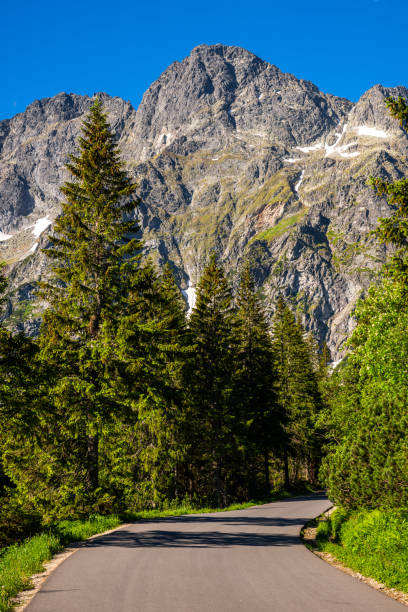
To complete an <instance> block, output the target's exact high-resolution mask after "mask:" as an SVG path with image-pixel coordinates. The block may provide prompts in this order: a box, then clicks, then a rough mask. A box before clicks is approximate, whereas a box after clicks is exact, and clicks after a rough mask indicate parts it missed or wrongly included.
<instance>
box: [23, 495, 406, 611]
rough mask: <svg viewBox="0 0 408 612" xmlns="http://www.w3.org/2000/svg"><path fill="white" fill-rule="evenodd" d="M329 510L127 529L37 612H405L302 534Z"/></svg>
mask: <svg viewBox="0 0 408 612" xmlns="http://www.w3.org/2000/svg"><path fill="white" fill-rule="evenodd" d="M329 506H330V503H329V502H328V500H327V498H326V497H324V496H323V495H319V494H317V495H310V496H304V497H300V498H299V497H298V498H294V499H288V500H285V501H279V502H275V503H272V504H267V505H264V506H257V507H255V508H250V509H247V510H239V511H234V512H225V513H214V514H198V515H197V514H196V515H190V516H181V517H174V518H173V517H172V518H167V519H161V520H157V521H146V522H143V523H136V524H132V525H130V526H129V525H127V526H125V527H122V528H120V529H118V530H117V531H115V532H113V533H111V534H109V535H105V536H101V537H99V538H96V539H94V540H91V541H89V542H88V543H87V544H86V546H84V547H82V548H80V549H79V550H78V551H77V552H75V553H74V554H73V555H72V556H71V557H69V558H68V559H67V560H66V561H65V562H64V563H62V564H61V565H60V566H59V567H58V568H57V569H56V570H55V571H54V572H53V573H52V574H51V576H50V577H49V578H48V579H47V580H46V582H45V583H44V584H43V586H42V589H41V590H40V591H39V592H38V593H37V595H36V596H35V597H34V599H33V600H32V602H31V604H30V605H29V606H28V608H27V610H28V612H94V611H95V612H267V611H268V612H271V611H274V612H332V611H333V612H334V611H336V612H340V611H344V612H346V611H347V612H360V611H361V612H363V611H364V612H368V611H369V612H388V611H389V612H393V611H394V612H397V610H402V608H405V606H403V605H402V604H400V603H398V602H396V601H394V600H392V599H389V598H388V597H387V596H386V595H384V594H382V593H381V592H378V591H375V590H374V589H372V588H370V587H369V586H367V585H365V584H363V583H361V582H359V581H358V580H356V579H355V578H352V577H351V576H348V575H347V574H344V573H342V572H340V571H338V570H336V569H335V568H333V567H331V566H330V565H327V564H326V563H325V562H324V561H321V560H320V559H319V558H318V557H316V556H315V555H313V554H312V553H311V552H309V551H308V550H307V549H306V548H305V547H304V546H303V544H302V543H301V542H300V540H299V537H298V534H299V531H300V529H301V527H302V526H303V525H304V523H306V522H307V521H308V520H309V519H311V518H313V517H314V516H317V515H318V514H320V513H321V512H323V511H324V510H326V509H327V508H328V507H329Z"/></svg>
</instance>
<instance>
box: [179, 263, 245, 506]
mask: <svg viewBox="0 0 408 612" xmlns="http://www.w3.org/2000/svg"><path fill="white" fill-rule="evenodd" d="M189 328H190V333H191V342H192V343H193V345H194V349H193V354H192V358H191V360H190V367H189V368H188V369H187V374H186V381H185V384H186V390H187V394H188V398H187V401H188V402H189V405H190V427H191V430H190V434H189V437H190V441H191V446H190V452H191V455H190V456H191V457H192V458H194V461H195V462H196V463H195V466H194V461H192V464H193V466H194V467H195V468H197V466H198V464H199V463H200V464H201V468H199V469H198V470H197V469H196V471H195V480H196V483H195V485H194V488H195V489H196V490H197V491H200V492H201V494H202V492H203V491H207V496H208V497H210V498H212V501H213V502H214V501H215V502H216V503H217V504H219V505H225V504H226V502H227V496H228V493H227V490H226V484H227V483H226V477H227V469H226V468H227V465H228V461H229V457H230V456H231V455H232V454H234V451H235V440H234V437H233V423H234V421H235V416H234V414H233V413H232V410H231V390H232V375H233V368H234V359H233V355H234V348H233V345H232V340H233V334H232V329H233V303H232V294H231V289H230V287H229V285H228V282H227V280H226V278H225V276H224V272H223V270H222V268H221V267H220V266H219V265H218V264H217V262H216V258H215V255H214V253H213V254H212V255H211V257H210V262H209V264H208V265H207V267H206V268H205V270H204V272H203V274H202V277H201V279H200V282H199V284H198V287H197V299H196V305H195V308H193V311H192V313H191V316H190V320H189Z"/></svg>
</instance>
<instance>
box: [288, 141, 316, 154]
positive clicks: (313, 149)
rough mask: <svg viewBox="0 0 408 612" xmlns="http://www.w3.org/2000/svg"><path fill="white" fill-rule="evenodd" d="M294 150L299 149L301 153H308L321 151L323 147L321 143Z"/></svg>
mask: <svg viewBox="0 0 408 612" xmlns="http://www.w3.org/2000/svg"><path fill="white" fill-rule="evenodd" d="M295 148H296V149H299V151H302V153H310V151H317V150H318V149H323V145H322V143H321V142H318V143H317V144H314V145H310V146H309V147H295Z"/></svg>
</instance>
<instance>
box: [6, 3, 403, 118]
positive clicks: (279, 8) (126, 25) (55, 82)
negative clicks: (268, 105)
mask: <svg viewBox="0 0 408 612" xmlns="http://www.w3.org/2000/svg"><path fill="white" fill-rule="evenodd" d="M1 21H2V27H1V37H0V58H1V60H0V62H1V65H0V68H1V72H0V74H1V77H0V78H1V86H0V94H1V95H0V119H4V118H7V117H11V116H13V115H14V114H16V113H17V112H21V111H23V110H24V109H25V107H26V106H27V105H28V104H30V103H31V102H32V101H33V100H35V99H37V98H44V97H49V96H53V95H56V94H57V93H59V92H61V91H66V92H74V93H80V94H93V93H94V92H96V91H106V92H107V93H109V94H111V95H117V96H121V97H122V98H124V99H125V100H130V101H131V102H132V104H133V105H134V106H135V107H137V105H138V104H139V102H140V100H141V97H142V95H143V92H144V91H145V90H146V89H147V87H148V86H149V85H150V83H151V82H152V81H154V80H155V79H156V78H157V77H158V76H159V75H160V74H161V72H163V70H165V69H166V67H167V66H168V65H169V64H170V63H171V62H173V61H174V60H181V59H182V58H183V57H185V56H186V55H188V54H189V52H190V50H191V49H192V48H193V47H195V46H196V45H198V44H202V43H206V44H214V43H218V42H220V43H223V44H228V45H237V46H240V47H245V48H246V49H249V50H250V51H252V52H253V53H255V54H256V55H259V56H260V57H261V58H262V59H265V60H267V61H269V62H271V63H273V64H275V65H276V66H278V67H279V68H280V69H281V70H283V71H284V72H291V73H292V74H294V75H295V76H297V77H298V78H304V79H308V80H310V81H313V82H314V83H315V84H316V85H317V86H318V87H319V88H320V89H321V90H322V91H324V92H327V93H333V94H336V95H338V96H344V97H347V98H349V99H351V100H357V99H358V98H359V97H360V95H362V93H364V91H366V90H367V89H368V88H369V87H371V86H372V85H375V84H376V83H382V84H383V85H387V86H393V85H399V84H401V85H406V86H408V62H407V34H408V27H407V26H408V0H331V1H330V0H325V1H323V0H316V1H313V0H309V1H306V0H280V1H279V2H277V1H275V0H252V1H249V0H245V1H243V0H230V1H228V2H226V1H225V0H207V1H206V2H205V3H204V2H200V1H198V2H197V1H195V2H194V1H193V0H190V1H189V2H187V1H184V0H182V1H180V0H173V1H172V2H171V1H169V0H166V1H163V0H156V1H155V2H152V1H151V0H150V1H149V0H145V1H144V2H140V1H138V0H135V1H133V2H131V1H130V0H116V1H110V2H107V1H106V0H99V1H98V2H96V1H93V0H88V1H87V0H83V1H82V2H79V1H78V0H69V1H64V2H62V1H59V0H53V1H52V2H51V1H49V0H37V1H34V0H33V1H28V0H21V1H19V2H16V1H14V2H11V1H10V0H3V2H2V8H1Z"/></svg>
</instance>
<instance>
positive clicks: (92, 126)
mask: <svg viewBox="0 0 408 612" xmlns="http://www.w3.org/2000/svg"><path fill="white" fill-rule="evenodd" d="M388 105H389V108H390V110H391V113H392V114H393V115H394V116H395V117H396V118H398V119H399V120H400V121H401V125H402V126H403V127H405V126H406V121H407V119H408V107H407V105H406V102H405V101H404V100H403V99H401V98H400V99H398V100H392V99H390V100H388ZM67 168H68V170H69V172H70V173H71V175H72V180H71V182H67V183H65V184H64V185H63V186H62V188H61V189H62V193H63V194H64V197H65V202H64V203H63V204H62V214H61V215H60V217H59V218H58V220H57V221H56V222H55V224H54V233H53V235H52V236H51V238H50V245H49V246H48V247H47V248H46V249H45V250H44V252H45V254H46V255H47V257H49V258H50V261H51V265H52V271H53V276H52V278H51V279H50V281H49V282H48V283H42V285H41V287H40V288H39V292H38V298H39V299H40V300H42V301H43V303H44V304H45V305H46V310H45V312H44V316H43V323H42V327H41V331H40V335H39V337H38V338H35V339H33V338H29V337H26V336H23V335H21V334H13V333H11V332H10V331H7V329H6V328H5V327H4V326H3V328H2V329H1V330H0V451H1V455H0V457H1V459H0V495H1V497H0V500H1V501H0V503H1V508H0V522H1V525H2V526H3V527H4V533H5V534H6V532H7V534H8V535H5V536H4V541H5V542H7V541H11V540H12V539H13V538H14V539H16V538H17V539H18V538H19V537H22V536H23V535H26V534H27V533H28V532H29V531H30V530H33V529H36V528H38V526H40V525H43V524H47V523H50V522H52V521H54V520H56V519H60V518H75V517H85V516H89V515H91V514H94V513H97V512H99V513H110V512H120V511H121V510H124V509H127V510H137V509H141V508H148V507H162V506H163V505H166V504H171V503H178V502H181V501H182V500H184V499H188V500H190V502H191V503H193V504H197V505H198V504H202V503H208V504H212V505H217V506H226V505H227V504H228V503H231V502H232V501H235V500H249V499H253V498H255V497H257V496H258V497H259V496H262V495H263V496H267V495H268V494H270V492H271V490H272V489H274V490H276V489H279V488H286V489H289V488H290V487H291V486H294V485H299V483H303V484H306V483H308V484H311V485H313V486H320V487H321V486H327V487H328V490H329V495H330V496H331V499H333V501H335V502H337V503H341V504H342V505H343V506H345V507H349V508H356V507H367V508H372V507H383V506H389V507H401V506H406V505H407V503H408V493H407V491H408V437H407V433H406V432H407V424H408V423H407V421H408V414H407V410H406V406H407V390H408V385H407V368H406V364H407V357H408V340H407V334H406V330H407V328H408V327H407V324H408V292H407V289H408V224H407V218H408V180H406V179H401V180H399V181H397V182H385V181H383V180H381V179H376V178H372V179H371V182H372V185H373V188H374V189H375V190H376V192H377V194H378V196H388V199H389V204H390V206H391V208H392V213H391V216H390V217H388V218H387V219H382V220H380V221H379V225H378V230H377V236H378V239H379V240H382V241H384V242H386V243H389V244H391V245H393V246H394V247H395V249H394V251H395V254H394V256H393V258H392V259H391V261H390V262H389V263H388V264H387V266H386V267H385V269H384V270H383V271H382V273H381V276H380V277H379V278H378V282H377V283H376V285H375V286H374V287H373V288H372V289H371V290H370V292H369V294H368V295H367V296H366V298H365V299H364V300H361V301H360V303H359V305H358V308H357V310H356V313H355V316H356V319H357V326H356V328H355V331H354V333H353V335H352V337H351V339H350V340H349V354H348V356H347V358H346V359H344V360H343V362H342V363H341V364H340V366H338V368H336V370H335V371H334V372H333V373H332V372H331V370H330V367H328V363H329V360H330V357H329V354H328V351H327V348H326V347H325V346H320V347H319V346H318V345H317V343H316V342H315V341H314V339H313V338H312V337H311V336H310V335H307V334H306V333H305V330H304V329H303V328H302V325H301V323H300V321H299V320H297V318H296V316H295V314H294V313H293V312H292V311H291V309H290V304H289V303H286V302H285V299H284V297H283V295H284V293H285V291H284V289H285V288H284V287H283V288H282V297H280V298H279V299H278V301H277V303H276V304H274V305H273V309H272V311H273V312H272V316H270V315H271V312H269V311H267V308H266V306H265V303H264V300H263V299H262V295H261V294H260V293H259V291H257V290H256V287H255V283H254V279H253V277H252V275H251V262H250V261H248V262H247V263H246V264H245V265H244V266H243V268H242V270H240V271H239V278H227V277H226V275H225V273H224V271H223V268H222V265H221V264H220V262H218V261H217V257H216V254H215V253H209V255H208V264H207V266H206V268H205V270H204V271H203V274H202V277H201V279H200V282H199V284H198V287H197V296H196V304H195V307H194V308H193V309H192V311H191V313H188V314H187V313H186V306H185V303H184V300H183V298H182V296H181V294H180V292H179V290H178V288H177V285H176V282H175V279H174V276H173V273H172V270H171V267H170V266H166V267H164V269H163V270H162V271H158V270H157V269H156V268H155V266H154V265H153V264H152V262H151V261H149V260H148V259H146V258H145V257H144V253H143V242H142V240H140V238H139V236H140V228H139V226H138V224H137V223H136V222H135V215H134V210H135V207H137V206H138V200H137V198H136V197H135V192H136V190H137V186H136V185H135V184H133V183H132V182H131V180H130V178H129V177H128V176H127V174H126V172H125V169H124V167H123V164H122V162H121V161H120V152H119V151H118V149H117V147H116V144H115V140H114V137H113V135H112V132H111V131H110V127H109V123H108V119H107V117H106V116H105V114H104V112H103V108H102V106H101V104H100V102H99V101H98V100H96V101H95V103H94V104H93V106H92V108H91V111H90V114H89V116H88V118H87V119H86V121H85V122H84V125H83V135H82V138H81V139H80V141H79V151H78V154H77V156H73V157H72V159H71V161H70V163H69V164H68V165H67ZM6 292H7V281H6V278H5V276H4V275H2V276H1V281H0V293H1V295H2V296H3V301H4V297H5V295H6ZM6 527H7V528H6Z"/></svg>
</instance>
